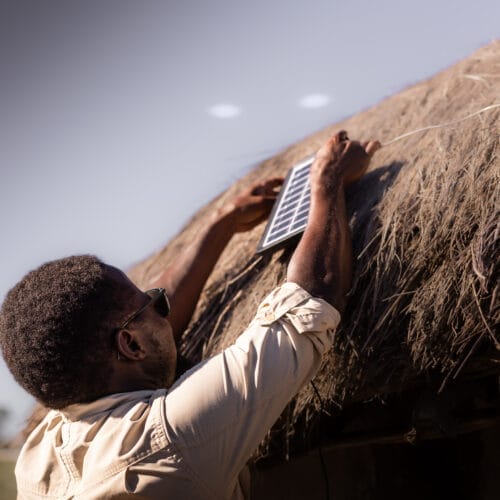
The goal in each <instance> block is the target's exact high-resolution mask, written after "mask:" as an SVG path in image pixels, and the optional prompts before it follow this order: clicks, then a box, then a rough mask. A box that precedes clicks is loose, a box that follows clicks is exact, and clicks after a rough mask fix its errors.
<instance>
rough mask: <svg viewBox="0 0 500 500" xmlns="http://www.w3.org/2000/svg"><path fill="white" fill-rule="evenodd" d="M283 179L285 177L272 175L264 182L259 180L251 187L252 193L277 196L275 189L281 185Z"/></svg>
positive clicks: (254, 194)
mask: <svg viewBox="0 0 500 500" xmlns="http://www.w3.org/2000/svg"><path fill="white" fill-rule="evenodd" d="M283 181H284V178H283V177H272V178H270V179H267V180H266V181H264V182H259V183H258V184H256V185H254V186H253V187H252V188H251V194H252V195H253V196H276V192H275V191H274V190H275V189H276V188H277V187H278V186H281V185H282V184H283Z"/></svg>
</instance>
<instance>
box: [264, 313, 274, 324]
mask: <svg viewBox="0 0 500 500" xmlns="http://www.w3.org/2000/svg"><path fill="white" fill-rule="evenodd" d="M264 320H265V322H266V323H272V322H273V321H274V314H273V312H272V311H266V314H264Z"/></svg>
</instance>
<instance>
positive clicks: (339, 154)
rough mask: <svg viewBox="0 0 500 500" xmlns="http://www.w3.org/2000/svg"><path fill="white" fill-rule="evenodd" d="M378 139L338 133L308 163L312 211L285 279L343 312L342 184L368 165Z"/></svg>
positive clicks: (348, 274)
mask: <svg viewBox="0 0 500 500" xmlns="http://www.w3.org/2000/svg"><path fill="white" fill-rule="evenodd" d="M379 148H380V143H379V142H377V141H371V142H366V143H363V144H360V143H359V142H357V141H350V140H349V138H348V137H347V132H345V131H343V130H342V131H340V132H338V133H337V134H335V135H334V136H333V137H331V138H330V140H328V141H327V143H326V144H325V145H324V146H323V147H322V148H320V150H319V151H318V153H317V154H316V158H315V160H314V162H313V164H312V166H311V209H310V212H309V220H308V222H307V227H306V230H305V231H304V234H303V235H302V239H301V241H300V243H299V245H298V247H297V249H296V250H295V253H294V255H293V257H292V259H291V261H290V264H289V267H288V273H287V279H288V281H294V282H295V283H297V284H299V285H301V286H302V288H304V289H305V290H307V291H308V292H310V293H311V294H312V295H314V296H316V297H321V298H323V299H325V300H327V301H328V302H330V303H331V304H332V305H333V306H334V307H336V308H337V309H338V310H339V311H341V312H342V311H343V310H344V308H345V304H346V298H347V293H348V292H349V288H350V286H351V280H352V242H351V232H350V229H349V221H348V220H347V210H346V203H345V187H346V186H348V185H349V184H351V183H352V182H355V181H356V180H358V179H359V178H360V177H361V176H362V175H363V174H364V173H365V171H366V169H367V168H368V165H369V163H370V159H371V157H372V156H373V154H374V153H375V152H376V151H377V149H379Z"/></svg>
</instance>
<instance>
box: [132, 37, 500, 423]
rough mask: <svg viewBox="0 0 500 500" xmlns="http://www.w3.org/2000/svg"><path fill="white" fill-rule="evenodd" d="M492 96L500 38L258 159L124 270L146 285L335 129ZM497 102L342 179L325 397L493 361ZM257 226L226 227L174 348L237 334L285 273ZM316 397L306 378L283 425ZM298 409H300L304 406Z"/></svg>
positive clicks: (391, 133)
mask: <svg viewBox="0 0 500 500" xmlns="http://www.w3.org/2000/svg"><path fill="white" fill-rule="evenodd" d="M499 100H500V41H496V42H493V43H491V44H490V45H488V46H486V47H484V48H482V49H480V50H478V51H477V52H476V53H475V54H473V55H472V56H471V57H469V58H467V59H466V60H464V61H462V62H460V63H459V64H457V65H455V66H453V67H452V68H450V69H447V70H445V71H443V72H441V73H440V74H438V75H437V76H435V77H433V78H431V79H430V80H427V81H425V82H422V83H419V84H417V85H414V86H412V87H410V88H409V89H407V90H405V91H403V92H401V93H400V94H398V95H395V96H393V97H390V98H388V99H386V100H384V101H383V102H381V103H380V104H378V105H376V106H374V107H373V108H371V109H369V110H367V111H364V112H362V113H360V114H358V115H356V116H353V117H351V118H349V119H347V120H345V121H342V122H341V123H336V124H334V125H332V126H331V127H327V128H326V129H324V130H322V131H320V132H318V133H316V134H314V135H312V136H310V137H307V138H306V139H304V140H302V141H300V142H299V143H297V144H294V145H293V146H291V147H289V148H288V149H286V150H285V151H283V152H282V153H281V154H278V155H277V156H275V157H273V158H270V159H268V160H266V161H264V162H263V163H262V164H260V165H259V166H257V167H256V168H255V169H253V170H252V171H251V172H249V173H248V175H246V176H245V177H243V178H242V179H241V180H239V181H238V182H237V183H236V184H235V185H234V186H232V187H231V188H230V189H229V190H228V191H227V192H226V193H224V194H222V195H221V196H219V197H218V198H216V199H215V200H213V201H212V202H211V203H209V204H208V205H207V206H205V207H203V208H202V209H201V210H200V211H199V212H198V213H197V214H196V215H195V216H194V217H193V219H192V220H190V221H189V223H188V224H187V225H186V227H185V228H184V229H183V230H182V231H181V232H180V233H179V234H178V235H177V236H176V237H175V238H174V239H173V240H172V241H171V242H170V243H169V244H167V245H166V246H165V247H164V248H163V249H162V250H160V251H159V252H157V253H156V254H155V255H153V256H151V257H150V258H148V259H147V260H146V261H144V262H142V263H141V264H139V265H137V266H136V267H134V268H133V269H132V270H131V271H130V273H129V274H130V276H131V278H132V279H133V280H134V281H135V282H136V283H137V284H138V285H139V286H146V285H147V283H148V282H149V281H150V280H152V279H153V278H154V277H155V276H156V275H157V274H158V273H160V272H161V270H162V269H164V267H165V266H166V265H168V263H169V262H170V260H171V259H172V258H173V257H175V255H177V253H178V252H181V251H182V250H183V248H185V247H187V246H188V245H189V244H190V241H191V240H192V239H193V237H194V236H195V235H196V234H197V232H198V231H199V230H200V228H202V227H203V226H204V225H205V223H206V221H207V220H208V217H209V216H210V214H211V213H212V212H213V210H214V209H216V207H218V206H219V205H221V204H223V203H224V201H225V200H227V199H228V198H230V197H232V196H234V195H235V194H236V193H238V192H240V191H241V190H243V189H244V188H245V187H247V186H248V185H249V184H251V183H252V182H254V181H256V180H259V179H263V178H266V177H269V176H275V175H277V174H281V175H284V174H286V172H287V170H288V169H289V168H290V167H291V166H293V165H294V164H295V163H296V162H298V161H300V160H302V159H303V158H305V157H307V156H309V155H312V154H314V153H315V151H316V150H317V149H318V148H319V147H320V145H321V144H322V143H323V142H324V141H325V139H326V138H327V137H329V136H330V135H331V134H332V133H333V132H334V131H338V130H339V129H346V130H347V131H348V132H349V134H350V136H351V137H355V138H360V139H369V138H376V139H379V140H381V141H382V142H386V141H388V140H390V139H392V138H393V137H395V136H397V135H399V134H402V133H404V132H406V131H409V130H413V129H417V128H420V127H422V126H425V125H430V124H437V123H443V122H448V121H452V120H454V119H457V118H461V117H463V116H465V115H467V114H469V113H473V112H474V111H476V110H478V109H481V108H483V107H485V106H488V105H491V104H493V103H497V102H499ZM499 114H500V109H499V108H496V109H493V110H489V111H488V112H485V113H482V114H481V115H478V116H476V117H474V118H471V119H469V120H467V121H464V122H462V123H460V124H457V125H454V126H451V127H447V128H441V129H436V130H431V131H428V132H424V133H420V134H415V135H413V136H411V137H408V138H406V139H404V140H401V141H399V142H396V143H394V144H391V145H388V146H387V147H385V148H383V149H382V150H380V151H379V152H378V153H377V154H376V156H375V158H374V161H373V162H372V165H371V167H370V171H369V173H368V174H367V175H366V176H365V178H364V179H363V180H361V181H360V182H359V183H358V184H357V185H356V186H355V187H354V188H353V189H352V191H351V192H350V194H349V200H350V216H351V226H352V231H353V239H354V256H355V267H354V273H355V279H354V286H353V289H352V291H351V293H350V298H349V305H348V309H347V311H346V314H345V316H344V318H343V321H342V327H341V328H340V329H339V331H338V333H337V335H336V340H335V345H334V348H333V350H332V351H331V354H330V355H329V356H328V358H327V359H326V361H325V363H324V366H323V368H322V370H321V372H320V374H319V375H318V377H317V379H316V386H317V388H318V390H319V392H320V393H321V396H322V399H323V400H324V402H325V404H326V405H328V406H329V407H332V406H336V407H346V406H349V405H350V404H352V403H354V402H359V401H365V400H368V399H373V398H384V397H385V396H386V395H387V394H390V393H398V392H401V391H404V390H405V389H408V388H410V387H413V386H418V385H422V384H427V385H429V386H431V387H432V388H433V390H434V391H435V392H438V391H439V390H442V389H443V388H444V387H446V386H447V385H448V384H450V383H452V382H453V381H454V380H455V379H457V377H458V378H464V377H471V376H480V375H486V374H487V373H495V372H498V367H499V366H500V365H499V361H500V352H499V349H500V337H499V336H498V332H497V330H496V329H495V325H498V322H499V321H498V320H499V303H498V292H499V286H498V285H499V284H498V235H499V230H500V217H499V200H500V197H499V192H500V183H499V177H500V168H499V159H498V151H499V148H498V146H499V121H498V117H499ZM262 231H263V226H260V227H258V228H256V229H255V230H253V231H252V232H251V233H246V234H241V235H237V236H236V237H234V239H233V240H232V241H231V242H230V244H229V246H228V248H227V249H226V251H225V252H224V254H223V256H222V258H221V259H220V262H219V264H218V265H217V267H216V269H215V271H214V273H213V274H212V276H211V278H210V280H209V282H208V284H207V287H206V289H205V291H204V292H203V295H202V298H201V301H200V304H199V306H198V308H197V310H196V313H195V315H194V319H193V321H192V322H191V324H190V326H189V328H188V330H187V331H186V333H185V335H184V337H183V341H182V348H181V351H182V352H183V353H184V354H186V355H187V356H189V357H190V358H191V359H192V360H193V361H197V360H200V359H202V358H205V357H208V356H211V355H212V354H214V353H217V352H219V351H220V350H221V349H223V348H225V347H226V346H228V345H230V344H231V343H233V342H234V341H235V339H236V338H237V336H238V335H239V334H240V333H241V331H242V329H243V328H244V327H245V326H246V325H247V324H248V323H249V322H250V320H251V319H252V316H253V314H254V313H255V311H256V308H257V305H258V304H259V302H260V301H261V299H263V298H264V296H265V295H266V294H267V293H268V292H269V291H270V290H271V289H272V288H273V287H274V286H276V285H277V284H279V283H280V282H282V281H283V279H284V275H285V271H286V265H287V261H288V258H289V257H290V252H291V249H290V248H287V249H284V250H280V251H278V252H276V253H274V254H272V255H264V256H256V255H255V249H256V246H257V243H258V240H259V238H260V236H261V233H262ZM318 411H319V403H318V399H317V398H316V396H315V393H314V390H313V389H312V388H311V386H308V387H306V388H305V389H304V390H303V391H302V392H301V393H300V394H299V396H298V398H297V400H296V402H295V403H294V404H293V405H292V407H291V409H290V408H289V409H288V412H287V418H286V420H287V425H291V426H293V425H295V424H296V423H297V422H298V421H302V422H303V421H304V420H305V421H307V420H308V419H309V418H310V417H311V416H314V415H315V414H316V413H317V412H318ZM304 417H305V418H304Z"/></svg>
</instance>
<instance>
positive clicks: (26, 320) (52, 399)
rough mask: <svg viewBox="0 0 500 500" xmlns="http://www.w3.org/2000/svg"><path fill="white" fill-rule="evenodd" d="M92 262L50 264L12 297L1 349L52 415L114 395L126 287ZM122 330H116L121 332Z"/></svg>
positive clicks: (1, 319)
mask: <svg viewBox="0 0 500 500" xmlns="http://www.w3.org/2000/svg"><path fill="white" fill-rule="evenodd" d="M108 269H109V268H108V266H107V265H106V264H104V263H103V262H102V261H100V260H99V259H98V258H97V257H95V256H92V255H79V256H72V257H67V258H64V259H59V260H55V261H52V262H48V263H46V264H43V265H42V266H40V267H39V268H38V269H35V270H34V271H31V272H30V273H28V274H27V275H26V276H25V277H24V278H23V279H22V280H21V281H20V282H19V283H18V284H17V285H16V286H14V288H12V290H10V292H9V293H8V294H7V297H6V299H5V301H4V303H3V305H2V309H1V312H0V345H1V348H2V351H3V356H4V358H5V361H6V363H7V365H8V367H9V369H10V371H11V372H12V373H13V375H14V377H15V379H16V380H17V381H18V382H19V383H20V384H21V386H22V387H24V389H26V390H27V391H28V392H29V393H30V394H32V395H33V396H35V398H37V399H38V400H39V401H40V402H41V403H42V404H44V405H45V406H48V407H49V408H63V407H65V406H67V405H69V404H73V403H83V402H88V401H93V400H95V399H97V398H98V397H100V396H102V395H104V394H106V380H108V379H109V376H110V373H111V370H112V367H111V363H110V356H111V355H112V352H113V343H112V331H113V330H112V329H113V322H114V321H115V320H116V319H117V318H118V316H119V314H120V312H121V311H122V310H123V306H122V305H121V301H122V298H123V290H122V288H123V285H120V284H119V283H118V282H117V281H116V280H115V279H113V277H112V276H111V274H110V273H109V270H108ZM115 326H116V324H115Z"/></svg>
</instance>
